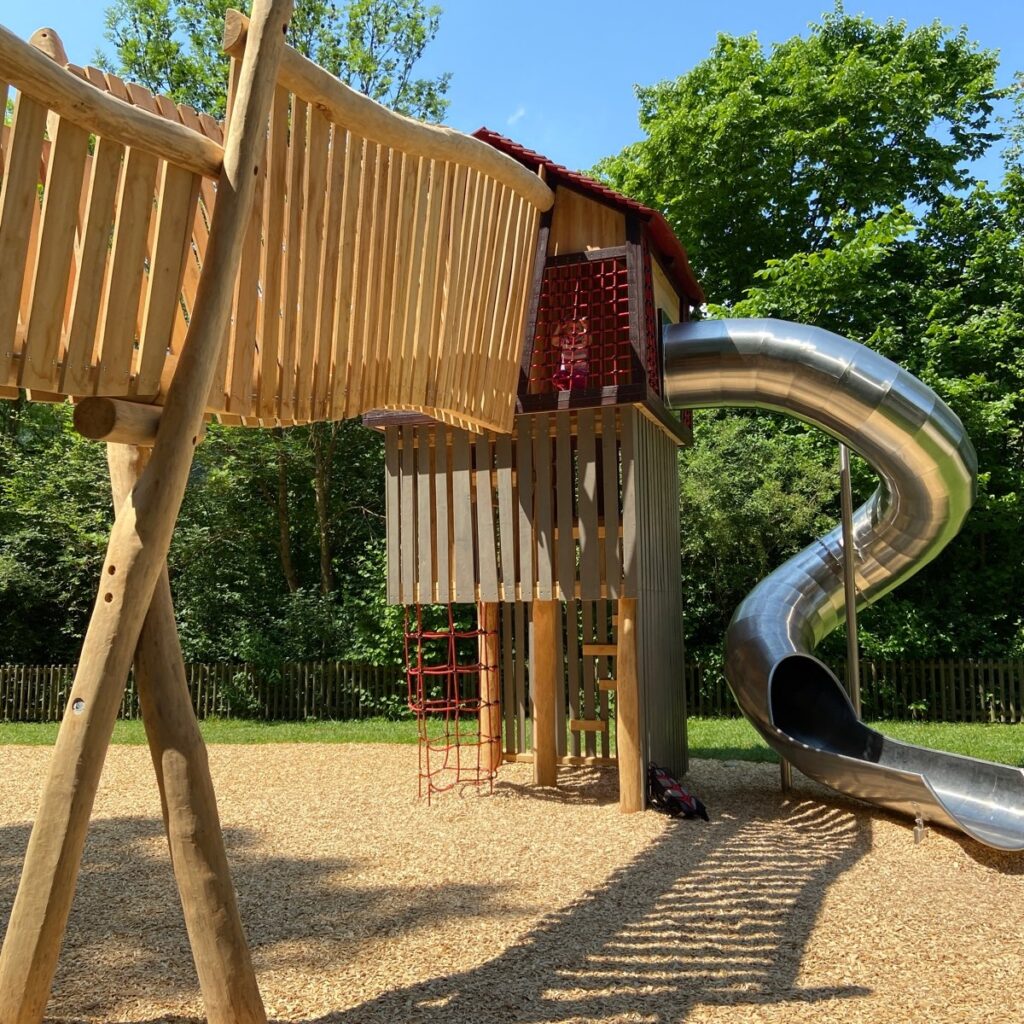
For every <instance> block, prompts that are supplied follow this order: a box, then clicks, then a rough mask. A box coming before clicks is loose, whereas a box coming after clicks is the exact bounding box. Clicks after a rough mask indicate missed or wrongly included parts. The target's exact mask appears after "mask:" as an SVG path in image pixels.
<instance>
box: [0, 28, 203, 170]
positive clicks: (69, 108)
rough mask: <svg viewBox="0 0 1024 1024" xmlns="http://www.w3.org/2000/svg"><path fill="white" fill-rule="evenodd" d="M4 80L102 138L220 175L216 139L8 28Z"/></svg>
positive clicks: (0, 67) (0, 60)
mask: <svg viewBox="0 0 1024 1024" xmlns="http://www.w3.org/2000/svg"><path fill="white" fill-rule="evenodd" d="M0 80H2V81H4V82H8V83H9V84H10V85H12V86H14V88H16V89H18V90H20V91H23V92H24V93H25V94H26V95H27V96H31V97H32V98H33V99H34V100H36V101H38V102H40V103H45V104H46V106H47V107H48V108H49V109H50V110H52V111H53V112H54V113H56V114H59V115H60V116H61V117H66V118H67V119H68V120H69V121H72V122H74V123H75V124H77V125H79V126H80V127H82V128H86V129H88V130H89V131H91V132H95V133H96V134H97V135H101V136H103V137H105V138H110V139H115V140H116V141H117V142H120V143H121V144H122V145H124V146H132V147H134V148H136V149H140V150H142V151H143V152H145V153H149V154H150V155H151V156H156V157H161V158H162V159H164V160H170V161H171V162H172V163H175V164H177V165H178V166H179V167H185V168H187V169H188V170H190V171H195V172H196V173H197V174H203V175H205V176H206V177H208V178H216V177H217V175H218V174H219V173H220V170H221V159H222V157H223V151H222V150H221V147H220V146H218V145H217V143H216V142H214V141H213V140H212V139H208V138H207V137H206V136H205V135H200V134H199V133H198V132H194V131H192V129H191V128H186V127H185V126H184V125H182V124H176V123H175V122H173V121H169V120H167V119H166V118H163V117H160V116H159V115H157V114H151V113H150V112H149V111H147V110H141V109H140V108H139V107H133V106H132V105H131V104H129V103H122V102H121V101H120V100H118V99H115V98H114V97H113V96H112V95H110V94H109V93H106V92H102V91H101V90H99V89H96V88H94V87H93V86H91V85H89V84H88V83H87V82H83V81H82V80H81V79H80V78H78V77H77V76H75V75H73V74H72V73H71V72H70V71H68V70H66V69H65V68H62V67H58V66H57V64H56V63H55V62H54V60H53V59H52V57H51V56H49V55H47V53H44V52H41V50H39V49H36V47H35V46H32V45H30V44H29V43H25V42H23V41H22V40H21V39H19V38H18V37H17V36H16V35H14V33H13V32H11V31H9V30H8V29H6V28H4V27H3V26H2V25H0Z"/></svg>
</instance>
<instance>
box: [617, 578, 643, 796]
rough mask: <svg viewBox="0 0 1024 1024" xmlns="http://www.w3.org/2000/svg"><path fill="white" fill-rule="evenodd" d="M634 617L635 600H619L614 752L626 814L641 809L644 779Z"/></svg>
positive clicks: (635, 613)
mask: <svg viewBox="0 0 1024 1024" xmlns="http://www.w3.org/2000/svg"><path fill="white" fill-rule="evenodd" d="M636 615H637V602H636V599H635V598H628V597H627V598H622V599H621V600H620V601H619V626H618V630H619V638H618V652H617V655H616V670H615V671H616V678H617V679H618V681H619V682H618V689H617V690H616V694H615V706H616V713H617V723H616V750H617V754H618V761H619V810H620V811H622V812H624V813H627V814H628V813H633V812H635V811H642V810H643V809H644V790H645V787H644V779H645V776H646V772H645V770H644V759H643V741H642V737H641V728H642V724H641V723H642V715H641V708H640V700H639V677H638V662H637V634H636Z"/></svg>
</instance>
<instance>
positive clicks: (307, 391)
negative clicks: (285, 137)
mask: <svg viewBox="0 0 1024 1024" xmlns="http://www.w3.org/2000/svg"><path fill="white" fill-rule="evenodd" d="M329 140H330V123H329V122H328V120H327V118H326V117H325V116H324V115H323V114H322V113H321V112H320V110H319V109H317V108H316V107H315V106H311V107H310V113H309V143H308V146H309V151H308V153H307V154H306V173H305V176H304V180H303V184H302V190H303V194H302V207H303V211H302V212H303V216H302V240H301V243H300V244H301V245H302V273H301V278H300V292H299V294H300V298H299V311H298V337H297V339H296V344H297V345H298V372H297V379H296V401H295V416H296V419H298V420H299V421H301V422H307V421H308V420H310V419H311V418H312V416H313V408H312V405H313V366H314V362H315V356H316V348H317V336H316V328H317V301H318V295H319V284H320V279H321V269H322V263H321V260H322V258H323V255H324V253H323V245H324V206H325V203H326V198H327V196H326V188H325V185H326V181H327V157H328V150H327V145H328V142H329ZM326 342H327V339H326V338H325V339H324V343H325V344H326Z"/></svg>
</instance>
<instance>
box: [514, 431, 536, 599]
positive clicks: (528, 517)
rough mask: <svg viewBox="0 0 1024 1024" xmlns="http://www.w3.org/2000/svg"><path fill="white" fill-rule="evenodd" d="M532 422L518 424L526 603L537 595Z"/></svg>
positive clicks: (521, 562)
mask: <svg viewBox="0 0 1024 1024" xmlns="http://www.w3.org/2000/svg"><path fill="white" fill-rule="evenodd" d="M530 426H531V420H530V417H529V416H520V417H519V419H518V420H517V422H516V484H517V490H518V492H519V588H520V593H521V595H522V599H523V600H526V601H528V600H530V599H531V598H532V597H533V594H534V581H535V579H536V577H535V576H534V537H533V522H534V518H533V444H532V440H531V437H530Z"/></svg>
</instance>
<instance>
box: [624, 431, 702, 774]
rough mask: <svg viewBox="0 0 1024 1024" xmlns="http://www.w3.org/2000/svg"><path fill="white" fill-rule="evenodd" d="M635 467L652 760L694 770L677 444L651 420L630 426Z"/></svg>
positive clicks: (641, 661) (640, 624)
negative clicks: (689, 738) (690, 762)
mask: <svg viewBox="0 0 1024 1024" xmlns="http://www.w3.org/2000/svg"><path fill="white" fill-rule="evenodd" d="M627 432H628V433H629V434H630V435H631V436H630V437H629V438H628V440H629V441H631V442H632V448H633V454H634V458H633V462H632V465H633V468H634V470H635V473H636V488H635V492H634V493H635V512H634V514H635V517H636V539H637V558H636V563H637V565H636V591H635V593H636V597H637V626H636V632H637V669H638V675H639V679H640V708H641V714H642V715H643V716H644V721H645V725H646V737H645V740H646V750H645V751H644V760H645V763H646V762H648V761H654V762H655V763H657V764H659V765H662V766H664V767H666V768H669V769H670V770H671V771H673V772H675V773H679V774H682V773H684V772H685V771H686V769H687V745H686V687H685V666H684V651H683V596H682V584H681V576H680V547H679V482H678V468H677V467H678V463H677V459H676V446H675V444H674V443H673V442H672V441H671V440H669V439H668V438H667V437H666V436H665V434H664V433H663V432H662V431H660V430H658V429H657V427H655V426H654V425H653V424H652V423H651V422H650V421H649V420H648V419H646V418H645V417H643V416H635V417H633V418H632V421H631V423H630V424H628V426H627Z"/></svg>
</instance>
